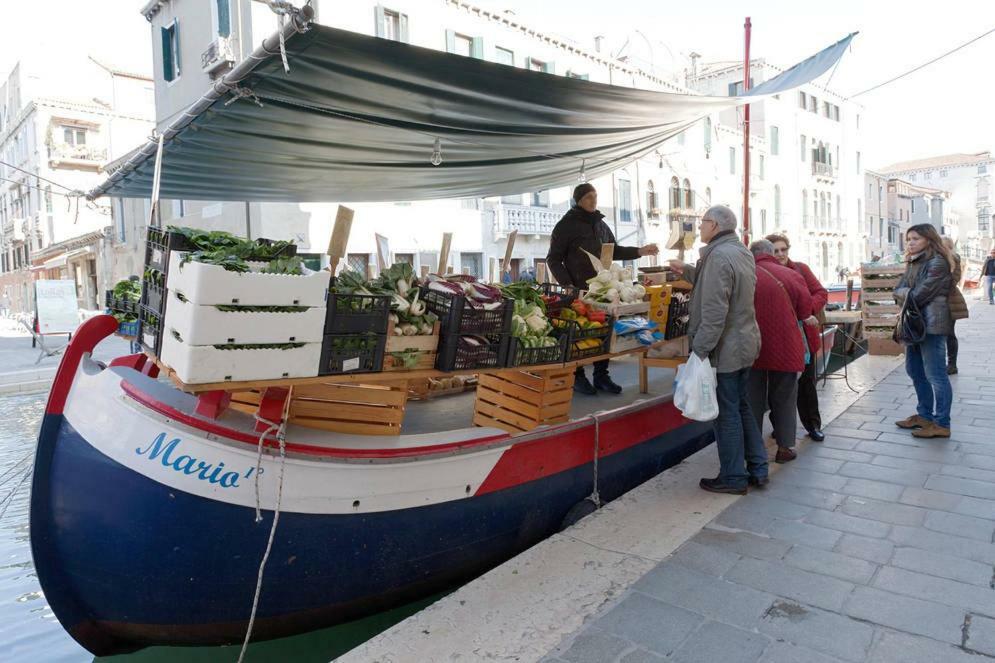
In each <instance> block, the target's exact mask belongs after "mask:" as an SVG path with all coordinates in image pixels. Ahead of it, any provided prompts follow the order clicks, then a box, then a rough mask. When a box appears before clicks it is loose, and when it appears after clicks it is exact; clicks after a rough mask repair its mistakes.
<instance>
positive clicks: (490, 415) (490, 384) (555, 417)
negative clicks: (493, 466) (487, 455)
mask: <svg viewBox="0 0 995 663" xmlns="http://www.w3.org/2000/svg"><path fill="white" fill-rule="evenodd" d="M573 386H574V369H573V368H557V369H555V370H551V371H544V372H525V371H502V372H500V373H494V374H491V375H481V376H480V383H479V384H478V385H477V400H476V403H475V404H474V408H473V423H474V425H475V426H486V427H491V428H500V429H502V430H506V431H508V432H509V433H522V432H525V431H530V430H532V429H533V428H537V427H538V426H543V425H547V424H558V423H562V422H565V421H567V420H569V418H570V403H571V401H572V400H573Z"/></svg>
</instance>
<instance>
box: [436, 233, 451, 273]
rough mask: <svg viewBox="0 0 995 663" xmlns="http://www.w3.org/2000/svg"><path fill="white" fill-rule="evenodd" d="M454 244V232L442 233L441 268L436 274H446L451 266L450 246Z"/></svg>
mask: <svg viewBox="0 0 995 663" xmlns="http://www.w3.org/2000/svg"><path fill="white" fill-rule="evenodd" d="M452 244H453V234H452V233H442V249H441V250H440V251H439V269H438V270H436V272H435V273H436V274H446V273H447V270H448V268H449V247H451V246H452Z"/></svg>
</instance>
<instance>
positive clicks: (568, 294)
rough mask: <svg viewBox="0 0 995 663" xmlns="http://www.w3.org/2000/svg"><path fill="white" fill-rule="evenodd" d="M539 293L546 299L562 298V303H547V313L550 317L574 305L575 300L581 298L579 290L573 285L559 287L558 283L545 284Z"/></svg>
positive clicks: (541, 286)
mask: <svg viewBox="0 0 995 663" xmlns="http://www.w3.org/2000/svg"><path fill="white" fill-rule="evenodd" d="M539 291H540V292H541V293H542V294H543V295H544V296H546V297H552V296H553V295H559V296H560V301H558V302H556V303H555V304H553V303H550V302H546V313H547V314H549V315H555V314H556V313H559V312H560V311H562V310H563V309H565V308H566V307H568V306H570V305H571V304H573V303H574V300H576V299H577V297H579V296H580V289H579V288H575V287H573V286H572V285H559V284H557V283H543V284H542V285H540V286H539Z"/></svg>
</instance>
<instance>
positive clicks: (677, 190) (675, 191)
mask: <svg viewBox="0 0 995 663" xmlns="http://www.w3.org/2000/svg"><path fill="white" fill-rule="evenodd" d="M680 207H681V182H680V180H678V179H677V178H676V177H672V178H670V209H680Z"/></svg>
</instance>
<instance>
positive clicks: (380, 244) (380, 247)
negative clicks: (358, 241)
mask: <svg viewBox="0 0 995 663" xmlns="http://www.w3.org/2000/svg"><path fill="white" fill-rule="evenodd" d="M373 236H374V237H376V240H377V268H378V269H379V270H380V272H381V273H382V272H383V271H384V270H386V269H387V267H388V266H390V265H392V264H393V263H394V261H393V260H391V257H390V240H389V239H387V238H386V237H384V236H383V235H381V234H380V233H374V234H373Z"/></svg>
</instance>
